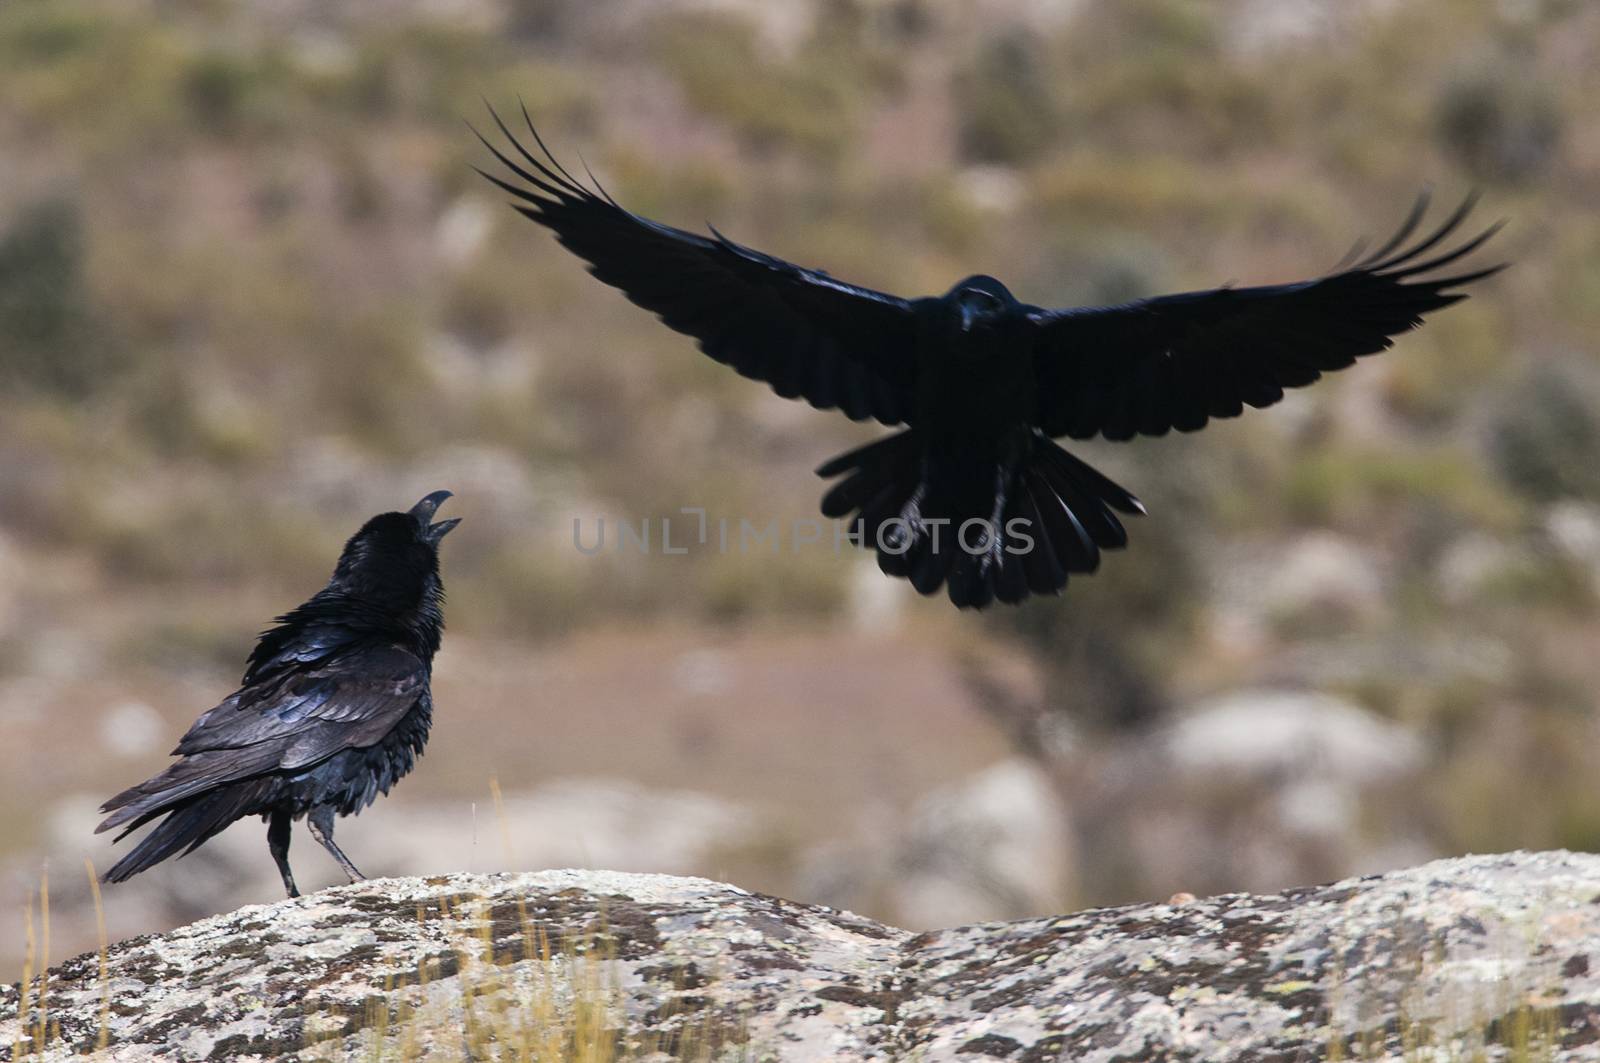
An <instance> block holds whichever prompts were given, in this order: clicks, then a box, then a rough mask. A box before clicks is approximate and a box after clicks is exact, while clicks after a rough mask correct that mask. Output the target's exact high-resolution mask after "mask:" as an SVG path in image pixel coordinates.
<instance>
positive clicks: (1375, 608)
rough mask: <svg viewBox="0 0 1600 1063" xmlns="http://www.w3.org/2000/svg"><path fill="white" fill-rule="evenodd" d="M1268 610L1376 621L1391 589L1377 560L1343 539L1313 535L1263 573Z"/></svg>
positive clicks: (1290, 614) (1291, 547) (1276, 613)
mask: <svg viewBox="0 0 1600 1063" xmlns="http://www.w3.org/2000/svg"><path fill="white" fill-rule="evenodd" d="M1257 578H1259V579H1260V580H1261V581H1262V583H1261V586H1262V588H1263V598H1264V604H1265V606H1266V610H1267V612H1268V614H1269V615H1271V616H1278V617H1296V616H1301V615H1304V614H1308V613H1322V612H1325V611H1327V610H1333V611H1335V612H1336V613H1337V614H1338V615H1341V616H1348V617H1352V618H1364V617H1371V616H1373V615H1375V614H1377V613H1378V612H1380V611H1381V610H1382V609H1383V607H1384V598H1385V586H1384V578H1383V574H1382V566H1381V564H1380V562H1379V560H1378V557H1377V555H1376V554H1375V553H1374V552H1373V551H1371V550H1369V549H1367V548H1366V547H1364V546H1361V545H1359V544H1357V543H1354V542H1351V541H1350V540H1349V539H1346V538H1344V537H1343V536H1339V535H1334V534H1333V533H1331V532H1313V533H1311V534H1309V535H1304V536H1302V537H1301V538H1299V539H1297V540H1296V541H1295V542H1293V543H1291V544H1290V545H1289V546H1288V547H1287V549H1285V550H1284V552H1283V554H1282V556H1281V557H1280V558H1279V559H1278V560H1277V562H1276V564H1270V563H1269V564H1268V565H1267V566H1266V568H1265V571H1264V572H1260V571H1258V576H1257Z"/></svg>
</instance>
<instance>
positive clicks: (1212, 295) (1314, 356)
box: [1030, 195, 1505, 439]
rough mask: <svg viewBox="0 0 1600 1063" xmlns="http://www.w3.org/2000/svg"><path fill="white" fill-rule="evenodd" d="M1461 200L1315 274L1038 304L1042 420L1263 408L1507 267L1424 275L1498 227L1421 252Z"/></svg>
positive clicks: (1126, 428)
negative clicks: (1102, 300) (1120, 298)
mask: <svg viewBox="0 0 1600 1063" xmlns="http://www.w3.org/2000/svg"><path fill="white" fill-rule="evenodd" d="M1473 202H1474V199H1473V197H1468V198H1467V200H1466V201H1465V202H1463V203H1462V204H1461V206H1460V207H1459V208H1457V209H1456V211H1455V212H1454V213H1452V214H1451V215H1450V217H1448V218H1447V219H1445V221H1444V223H1443V224H1441V225H1440V226H1439V228H1438V229H1436V230H1435V231H1434V232H1433V233H1432V234H1430V235H1429V236H1428V237H1426V238H1425V239H1422V240H1419V241H1417V242H1416V243H1415V244H1413V245H1411V246H1410V247H1406V248H1404V249H1401V250H1396V249H1397V248H1400V247H1401V245H1402V244H1403V243H1404V242H1405V241H1406V240H1407V239H1408V238H1409V237H1410V236H1411V234H1412V233H1413V232H1414V231H1415V230H1416V227H1417V224H1418V222H1420V221H1421V220H1422V215H1423V213H1424V212H1425V211H1426V209H1427V196H1425V195H1424V196H1422V197H1421V198H1419V199H1418V201H1417V205H1416V206H1415V207H1414V208H1413V209H1412V211H1411V214H1410V216H1409V217H1407V219H1406V221H1405V223H1404V224H1403V225H1402V226H1401V227H1400V230H1399V231H1398V232H1397V233H1396V234H1395V235H1394V236H1393V237H1392V238H1391V239H1390V240H1389V241H1388V242H1387V243H1386V244H1384V246H1383V247H1380V248H1379V249H1378V250H1377V251H1374V252H1373V253H1372V254H1370V255H1368V256H1367V257H1366V258H1365V259H1363V260H1362V261H1360V262H1358V263H1356V264H1354V265H1352V266H1350V267H1348V268H1345V269H1342V270H1338V271H1336V272H1334V273H1332V274H1329V275H1328V276H1325V277H1322V278H1321V279H1318V280H1312V281H1304V282H1302V283H1299V284H1280V285H1273V286H1269V287H1259V288H1217V289H1214V290H1212V291H1204V292H1188V293H1185V294H1182V295H1166V296H1161V297H1160V298H1155V299H1143V300H1140V301H1138V302H1133V303H1127V304H1125V305H1122V306H1111V307H1094V308H1084V309H1074V310H1035V311H1033V312H1032V313H1031V314H1030V319H1031V320H1032V321H1033V323H1034V326H1035V327H1036V329H1037V330H1038V331H1037V335H1036V348H1035V350H1036V355H1035V373H1036V376H1037V379H1038V385H1039V392H1038V394H1039V400H1038V401H1039V412H1038V417H1039V427H1040V428H1041V429H1042V430H1043V431H1044V432H1045V433H1046V434H1048V435H1051V436H1063V435H1065V436H1071V437H1073V438H1075V439H1086V438H1088V437H1090V436H1093V435H1096V434H1100V435H1104V436H1105V437H1106V438H1107V439H1128V438H1131V437H1132V436H1133V435H1134V434H1135V433H1141V434H1144V435H1162V434H1164V433H1166V432H1167V431H1168V430H1169V429H1172V428H1176V429H1178V430H1179V431H1184V432H1192V431H1194V430H1196V429H1198V428H1202V427H1204V426H1205V424H1206V421H1207V420H1208V419H1209V418H1212V417H1236V416H1238V415H1239V413H1241V412H1242V410H1243V408H1244V406H1245V405H1250V406H1256V407H1261V406H1270V405H1271V404H1272V403H1274V402H1277V401H1278V400H1279V399H1281V398H1282V397H1283V389H1284V388H1294V387H1303V386H1305V385H1306V384H1309V383H1311V382H1312V381H1314V380H1316V379H1317V378H1318V377H1320V376H1321V375H1322V374H1323V373H1324V372H1327V371H1330V370H1335V369H1343V368H1344V367H1346V366H1348V365H1350V364H1351V363H1352V362H1354V361H1355V360H1356V359H1357V358H1359V357H1360V356H1362V355H1364V354H1373V353H1375V352H1377V351H1381V350H1384V349H1386V348H1388V347H1389V346H1390V345H1391V344H1392V343H1393V342H1394V341H1393V339H1392V338H1391V337H1393V336H1395V335H1396V334H1398V333H1401V332H1404V331H1406V330H1407V329H1410V328H1415V327H1416V326H1417V325H1420V324H1421V323H1422V315H1423V314H1425V313H1427V312H1429V311H1432V310H1437V309H1439V308H1440V307H1445V306H1449V305H1450V304H1451V303H1454V302H1458V301H1460V300H1462V299H1465V298H1466V296H1465V295H1464V294H1462V293H1460V292H1458V291H1454V290H1453V289H1456V288H1460V287H1461V286H1463V285H1466V284H1469V283H1471V282H1472V281H1475V280H1480V279H1482V278H1484V277H1487V276H1489V275H1490V274H1493V273H1496V272H1498V271H1499V270H1501V269H1503V268H1505V267H1504V266H1494V267H1491V268H1489V269H1480V270H1477V271H1474V272H1470V273H1462V274H1458V275H1455V276H1450V277H1443V278H1437V279H1425V278H1424V277H1423V275H1424V274H1427V273H1429V272H1431V271H1433V270H1437V269H1439V268H1441V267H1443V266H1446V265H1449V264H1450V263H1452V262H1455V261H1456V260H1457V259H1460V258H1462V257H1463V256H1465V255H1467V254H1469V253H1470V252H1472V251H1474V250H1476V249H1477V248H1478V247H1480V246H1481V245H1482V244H1483V243H1484V241H1486V240H1488V239H1489V237H1491V236H1493V235H1494V234H1495V232H1497V231H1498V230H1499V228H1500V225H1498V224H1497V225H1494V226H1491V227H1490V228H1489V229H1488V230H1486V231H1485V232H1483V233H1481V234H1479V235H1478V236H1476V237H1474V238H1473V239H1471V240H1468V241H1467V242H1466V243H1464V244H1462V245H1461V246H1459V247H1456V248H1454V249H1452V250H1450V251H1448V252H1445V253H1442V254H1439V255H1436V256H1434V257H1432V258H1427V259H1424V258H1423V256H1424V255H1426V254H1427V252H1428V251H1430V250H1432V249H1433V248H1434V247H1436V246H1438V244H1439V243H1440V242H1441V241H1443V240H1444V239H1446V238H1447V237H1448V236H1449V235H1450V233H1452V232H1453V231H1455V229H1456V227H1457V226H1459V225H1460V224H1461V222H1462V221H1463V220H1464V219H1465V218H1466V216H1467V214H1468V213H1469V212H1470V211H1471V209H1472V206H1473Z"/></svg>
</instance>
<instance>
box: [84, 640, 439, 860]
mask: <svg viewBox="0 0 1600 1063" xmlns="http://www.w3.org/2000/svg"><path fill="white" fill-rule="evenodd" d="M427 682H428V670H427V666H426V665H425V664H423V663H422V661H421V660H419V659H418V658H417V657H416V656H415V655H413V654H411V653H409V652H407V651H406V650H403V649H401V648H399V647H397V646H379V647H373V648H370V649H367V650H363V651H358V652H355V653H351V654H346V655H342V656H340V657H338V658H336V659H335V660H333V661H330V662H329V663H327V664H325V665H323V666H321V667H318V668H314V669H311V670H308V671H303V672H298V673H293V674H290V675H288V676H285V677H284V678H283V679H282V680H280V681H278V682H274V683H270V684H264V685H261V686H255V687H246V688H245V689H243V690H240V691H239V692H237V693H235V694H234V695H232V696H231V697H229V698H228V699H227V700H226V701H224V702H223V703H222V704H220V705H218V706H217V707H216V708H214V709H211V710H210V711H208V712H207V713H205V715H203V716H201V717H200V718H199V719H198V720H196V721H195V723H194V726H192V727H190V728H189V731H188V733H187V734H185V735H184V736H183V739H182V741H180V742H179V743H178V748H177V749H175V750H173V753H174V755H177V756H181V757H182V758H183V759H182V760H179V761H178V762H177V763H176V764H173V765H171V766H170V767H168V768H167V769H166V770H165V771H163V772H162V773H161V774H159V775H157V776H155V777H154V778H152V779H148V780H146V781H145V782H142V783H140V784H139V785H137V786H134V787H131V788H129V789H127V790H124V791H123V792H122V793H120V794H118V795H117V796H115V797H113V798H112V799H111V800H109V801H107V802H106V803H105V805H104V806H103V807H102V808H101V811H102V812H110V813H112V815H110V816H108V817H107V818H106V820H105V822H103V823H101V824H100V826H99V827H97V828H95V833H97V834H98V833H100V832H101V831H106V830H110V829H112V828H113V827H118V826H122V825H123V824H129V826H128V830H132V829H134V828H136V827H138V826H139V825H140V824H142V823H144V822H146V821H148V820H149V819H151V818H152V817H153V816H155V815H157V814H159V813H160V812H161V811H163V810H165V809H168V808H171V807H172V806H174V805H177V804H180V803H181V802H183V801H186V800H188V799H189V798H192V797H194V796H196V795H198V794H201V793H204V792H206V791H208V790H212V789H215V788H217V787H219V786H224V785H226V784H229V783H233V782H237V781H239V780H242V779H248V778H251V777H253V776H258V775H262V774H264V773H267V772H273V771H293V770H297V769H300V768H305V767H309V766H310V765H312V764H315V763H317V762H318V761H321V760H325V759H327V758H328V757H330V756H332V755H334V754H335V753H339V752H341V751H343V750H346V749H359V748H362V747H365V746H370V745H373V744H375V743H377V742H378V741H380V740H381V739H382V738H383V737H384V735H386V734H388V733H389V731H390V730H392V729H393V728H394V726H395V725H396V724H398V723H399V722H400V720H401V718H402V717H404V716H405V714H406V713H407V712H408V711H409V710H410V709H411V708H412V707H413V706H414V705H416V703H417V700H418V699H419V698H420V697H421V696H422V694H423V692H424V691H426V689H427ZM123 833H124V834H126V833H127V830H125V831H124V832H123Z"/></svg>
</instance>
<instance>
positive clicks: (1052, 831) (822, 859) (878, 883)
mask: <svg viewBox="0 0 1600 1063" xmlns="http://www.w3.org/2000/svg"><path fill="white" fill-rule="evenodd" d="M878 813H879V814H877V815H873V814H871V813H870V812H869V813H867V814H863V815H862V816H861V817H860V824H861V825H860V828H859V834H858V836H857V837H855V838H853V839H851V840H849V841H843V842H841V841H830V842H828V843H825V844H823V845H819V846H817V847H815V848H813V849H811V850H810V851H809V852H807V853H806V855H805V858H804V860H803V864H802V868H801V873H800V877H799V881H800V886H799V888H800V891H801V892H802V893H803V894H804V895H805V896H807V897H811V898H814V899H817V900H820V901H822V902H824V903H828V904H833V905H838V906H844V907H862V908H866V907H868V906H871V908H872V909H873V910H874V911H877V912H880V913H888V915H889V916H890V917H891V918H893V919H894V920H895V921H896V922H898V923H900V924H902V925H904V926H909V927H913V928H919V929H925V928H929V927H941V926H952V925H954V924H956V923H962V922H973V921H977V920H983V919H995V918H1013V919H1014V918H1019V917H1021V916H1027V915H1038V914H1040V913H1042V912H1053V911H1059V910H1060V906H1061V904H1062V902H1063V901H1064V900H1065V898H1067V897H1068V896H1069V895H1070V894H1071V893H1072V888H1071V887H1072V874H1073V871H1074V863H1075V861H1074V859H1073V851H1072V844H1071V829H1070V820H1069V819H1068V817H1067V809H1066V807H1065V805H1064V804H1063V802H1062V800H1061V798H1060V796H1059V795H1058V794H1057V793H1056V791H1055V788H1054V787H1053V786H1052V785H1051V783H1050V779H1049V777H1048V776H1047V775H1046V774H1045V772H1044V771H1043V770H1041V769H1040V768H1039V767H1038V766H1037V765H1036V764H1034V763H1033V762H1031V761H1029V760H1026V759H1023V758H1021V757H1014V758H1011V759H1009V760H1004V761H1001V762H1000V763H998V764H995V765H993V766H992V767H990V768H987V769H985V770H984V771H981V772H978V773H977V774H975V775H973V776H971V777H970V778H966V779H961V780H958V781H957V782H954V783H951V784H950V785H948V786H943V787H940V788H939V789H937V790H935V791H933V792H932V793H930V794H928V795H926V796H925V797H923V798H922V799H921V800H919V801H918V802H917V803H916V805H915V806H913V807H912V809H911V810H910V814H909V816H903V815H899V814H896V813H895V812H893V811H891V810H889V809H887V808H885V809H880V810H878Z"/></svg>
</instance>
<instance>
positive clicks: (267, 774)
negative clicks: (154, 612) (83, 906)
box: [95, 491, 460, 897]
mask: <svg viewBox="0 0 1600 1063" xmlns="http://www.w3.org/2000/svg"><path fill="white" fill-rule="evenodd" d="M449 497H450V492H449V491H435V492H433V493H432V494H430V495H428V496H427V497H426V498H424V499H423V500H422V501H420V502H418V503H417V504H416V505H415V506H413V507H412V508H411V511H410V512H409V513H382V514H379V515H378V516H376V517H373V518H372V519H371V520H369V521H367V523H366V524H364V525H363V526H362V528H361V530H360V531H358V532H356V534H355V535H353V536H351V538H350V541H349V542H347V543H345V546H344V552H343V553H342V554H340V555H339V563H338V565H336V566H335V567H334V570H333V576H332V578H330V579H329V580H328V585H327V586H326V587H324V588H323V589H322V590H320V591H318V592H317V593H316V594H315V595H313V596H312V597H311V598H310V600H308V601H306V602H305V603H304V604H303V605H301V606H299V607H298V608H296V609H295V610H293V611H292V612H288V613H285V614H284V615H282V616H280V617H278V618H277V620H276V621H275V623H276V624H277V626H276V627H273V628H271V629H269V630H267V631H265V632H263V633H262V635H261V638H260V640H259V641H258V642H257V643H256V647H255V649H254V650H253V651H252V652H251V654H250V659H249V661H248V663H247V664H246V667H245V673H244V679H243V682H242V685H241V686H240V688H239V689H238V690H237V691H235V692H234V693H233V694H231V695H229V696H228V698H227V700H225V701H223V702H222V704H220V705H218V706H217V707H216V708H214V709H210V710H209V711H207V712H205V713H204V714H202V715H201V717H200V718H199V719H198V720H196V721H195V722H194V725H193V726H192V727H190V728H189V732H188V733H187V734H185V735H184V736H183V739H182V741H180V742H179V743H178V748H177V749H174V750H173V751H172V752H173V755H174V756H179V757H182V758H183V759H182V760H180V761H178V762H177V763H176V764H173V765H172V766H171V767H169V768H167V769H166V770H165V771H163V772H162V773H161V774H159V775H157V776H156V777H155V778H153V779H149V780H147V781H145V782H142V783H140V784H139V785H137V786H134V787H131V788H130V789H127V790H124V791H123V792H122V793H120V794H118V795H117V796H115V797H113V798H112V799H111V800H109V801H107V802H106V803H105V805H104V806H102V807H101V809H100V811H102V812H110V813H112V814H111V815H110V816H108V817H107V818H106V820H105V822H103V823H101V824H100V826H99V827H97V828H95V833H96V834H99V833H100V832H101V831H106V830H110V829H111V828H113V827H124V828H125V829H124V830H123V832H122V833H121V834H119V835H117V840H118V841H121V840H122V839H123V838H124V837H126V836H127V835H128V834H129V833H130V832H131V831H133V830H136V829H137V828H139V827H140V826H142V825H143V824H145V823H147V822H149V821H150V820H152V819H154V818H156V817H157V816H160V815H163V814H165V815H166V819H165V820H163V821H162V822H161V824H160V825H159V826H157V827H156V829H155V830H153V831H151V832H150V833H149V835H147V836H146V837H145V838H144V840H142V841H141V842H140V843H139V844H138V846H136V847H135V848H134V850H133V851H132V852H130V853H128V855H127V856H124V857H123V858H122V859H121V860H119V861H118V862H117V863H116V865H115V866H113V867H112V868H111V870H110V871H108V872H106V875H105V878H106V881H108V882H121V881H123V880H124V879H128V878H131V877H132V876H134V875H137V874H138V873H139V872H141V871H143V870H145V869H146V868H148V867H153V866H154V865H156V864H158V863H160V862H161V861H162V860H165V859H166V858H167V857H169V856H171V855H172V854H174V853H176V852H178V850H179V849H182V850H183V853H184V854H185V855H187V854H188V853H190V852H193V851H194V850H195V849H196V848H198V847H199V846H200V844H201V843H202V842H204V841H205V840H206V839H208V838H210V837H211V836H212V835H214V834H216V833H217V832H218V831H220V830H222V829H223V828H224V827H226V826H228V825H229V824H230V823H232V822H233V821H234V820H237V819H242V818H243V817H245V816H255V815H259V816H261V817H262V818H263V819H265V820H266V821H267V822H268V826H267V848H268V849H270V850H271V851H272V859H273V860H275V861H276V862H277V864H278V873H279V874H281V875H282V876H283V886H284V889H286V890H288V892H289V896H291V897H298V896H299V895H300V891H299V890H298V889H296V888H295V884H294V875H293V874H292V873H291V872H290V870H289V829H290V825H291V824H292V823H293V821H294V820H296V819H299V818H300V817H301V816H305V817H306V822H307V825H308V826H309V827H310V829H311V836H312V837H313V838H315V839H316V840H317V841H318V842H320V843H321V845H322V847H323V848H324V849H326V850H328V852H329V853H331V854H332V855H333V858H334V859H335V860H337V861H338V862H339V867H340V868H341V869H343V871H344V873H345V874H346V875H348V876H349V878H350V881H351V882H355V881H357V880H359V879H360V878H361V877H362V875H361V872H360V871H358V870H356V866H355V864H353V863H351V862H350V858H349V857H347V856H345V855H344V853H343V852H341V851H340V849H339V847H338V846H337V845H335V844H334V842H333V821H334V817H335V816H349V815H353V814H355V813H357V812H360V811H361V810H362V809H363V808H365V807H366V806H367V805H369V804H371V803H372V801H373V799H374V798H376V797H377V796H378V795H379V794H386V793H388V792H389V787H391V786H393V785H394V784H395V782H396V780H398V779H399V778H400V777H401V776H402V775H404V774H406V773H407V772H408V771H410V770H411V767H412V765H413V764H414V763H415V762H416V759H417V757H419V756H421V755H422V747H423V745H424V744H425V743H426V742H427V741H428V728H429V726H430V724H431V723H432V720H433V696H432V694H431V693H430V692H429V689H428V681H429V678H430V676H431V675H432V672H433V655H434V654H435V653H436V652H438V650H439V640H440V637H441V635H442V634H443V632H444V614H443V611H442V606H443V603H444V587H443V584H442V583H441V582H440V580H439V540H441V539H442V538H444V536H445V534H446V533H448V532H449V531H450V529H451V528H454V527H455V526H456V525H457V524H459V523H460V518H456V519H453V520H444V521H440V522H439V523H437V524H432V523H429V522H430V521H432V520H433V515H434V513H435V512H436V511H437V510H438V508H439V505H440V503H442V502H443V501H444V500H445V499H447V498H449Z"/></svg>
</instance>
